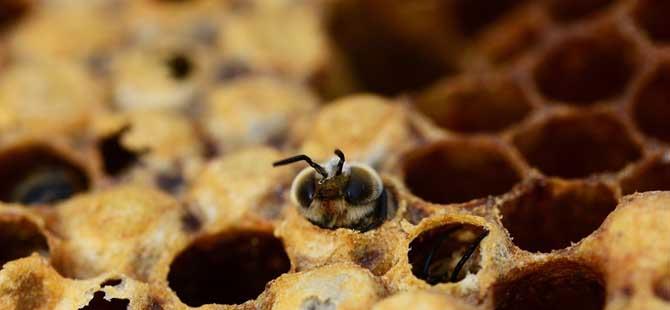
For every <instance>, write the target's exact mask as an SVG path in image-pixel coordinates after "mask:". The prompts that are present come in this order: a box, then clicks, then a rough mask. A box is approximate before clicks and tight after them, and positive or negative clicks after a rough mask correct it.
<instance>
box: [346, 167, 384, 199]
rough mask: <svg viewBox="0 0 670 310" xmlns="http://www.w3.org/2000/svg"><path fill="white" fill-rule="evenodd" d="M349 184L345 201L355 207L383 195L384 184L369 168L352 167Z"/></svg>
mask: <svg viewBox="0 0 670 310" xmlns="http://www.w3.org/2000/svg"><path fill="white" fill-rule="evenodd" d="M350 171H351V172H350V175H349V182H348V183H347V185H346V188H345V189H344V195H345V200H346V201H347V202H348V203H350V204H353V205H360V204H366V203H369V202H371V201H373V200H375V199H377V197H379V195H380V194H381V191H382V183H381V180H380V179H379V177H378V176H377V175H376V174H375V172H374V171H372V170H371V169H369V168H362V167H356V166H352V167H351V170H350Z"/></svg>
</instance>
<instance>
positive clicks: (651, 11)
mask: <svg viewBox="0 0 670 310" xmlns="http://www.w3.org/2000/svg"><path fill="white" fill-rule="evenodd" d="M667 12H670V2H668V1H665V0H638V1H637V6H636V7H635V9H634V10H633V18H634V19H635V22H636V23H637V25H638V26H639V27H640V28H641V29H642V30H643V31H644V32H645V33H646V34H647V36H648V37H649V38H650V39H651V40H653V41H654V42H655V43H659V44H666V43H668V42H670V20H668V18H667V17H668V16H667Z"/></svg>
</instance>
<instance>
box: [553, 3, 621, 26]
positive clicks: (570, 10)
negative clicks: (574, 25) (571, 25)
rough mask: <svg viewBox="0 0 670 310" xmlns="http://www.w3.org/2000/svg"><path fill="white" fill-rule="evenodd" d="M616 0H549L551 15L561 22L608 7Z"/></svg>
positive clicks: (589, 14)
mask: <svg viewBox="0 0 670 310" xmlns="http://www.w3.org/2000/svg"><path fill="white" fill-rule="evenodd" d="M614 2H615V1H614V0H549V1H548V3H547V8H548V10H549V15H551V17H552V18H553V19H554V20H557V21H559V22H572V21H576V20H580V19H582V18H585V17H589V16H592V15H594V14H597V13H599V12H602V11H604V10H605V9H607V8H608V7H609V6H610V5H611V4H612V3H614Z"/></svg>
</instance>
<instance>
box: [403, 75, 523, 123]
mask: <svg viewBox="0 0 670 310" xmlns="http://www.w3.org/2000/svg"><path fill="white" fill-rule="evenodd" d="M416 107H417V109H418V110H419V111H420V112H422V113H423V114H424V115H426V116H427V117H429V118H430V119H432V120H433V121H434V122H435V124H437V125H438V126H440V127H442V128H446V129H449V130H453V131H458V132H465V133H475V132H497V131H500V130H504V129H505V128H507V127H509V126H511V125H513V124H515V123H518V122H519V121H521V120H522V119H523V118H524V117H526V115H527V114H528V113H529V112H530V110H531V109H532V107H531V105H530V103H529V102H528V100H527V99H526V97H525V96H524V94H523V92H522V90H521V89H520V87H519V86H518V85H517V84H516V83H514V81H511V80H509V79H508V78H504V77H496V78H487V77H463V78H462V79H460V80H451V81H447V82H445V83H440V84H438V85H436V86H435V87H432V88H431V89H429V90H428V91H426V92H424V93H423V94H422V95H420V96H419V97H417V98H416Z"/></svg>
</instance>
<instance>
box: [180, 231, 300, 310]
mask: <svg viewBox="0 0 670 310" xmlns="http://www.w3.org/2000/svg"><path fill="white" fill-rule="evenodd" d="M290 265H291V264H290V261H289V258H288V255H287V254H286V251H285V250H284V245H283V243H282V241H281V240H280V239H277V238H275V237H274V236H273V235H272V233H269V232H260V231H236V232H224V233H221V234H219V235H214V236H207V237H203V238H201V239H199V240H196V241H195V242H194V243H193V244H192V245H191V246H189V247H188V248H187V249H185V250H184V251H183V252H182V253H181V254H179V255H178V256H177V257H176V258H175V259H174V261H173V262H172V264H171V265H170V273H169V274H168V282H169V285H170V288H171V289H172V290H173V291H174V292H175V293H176V294H177V296H178V297H179V299H180V300H181V301H182V302H183V303H185V304H187V305H189V306H191V307H198V306H201V305H204V304H212V303H216V304H241V303H244V302H245V301H247V300H252V299H255V298H256V297H257V296H258V295H259V294H260V293H262V292H263V290H264V289H265V285H266V284H267V283H268V282H269V281H271V280H273V279H275V278H277V277H279V276H280V275H281V274H283V273H285V272H288V271H289V269H290Z"/></svg>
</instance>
